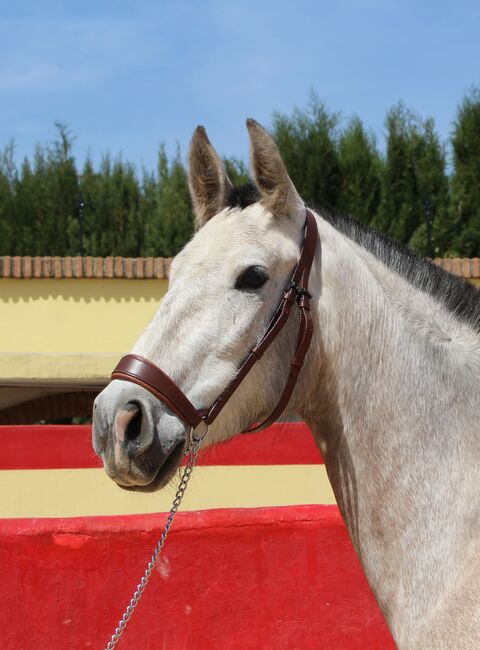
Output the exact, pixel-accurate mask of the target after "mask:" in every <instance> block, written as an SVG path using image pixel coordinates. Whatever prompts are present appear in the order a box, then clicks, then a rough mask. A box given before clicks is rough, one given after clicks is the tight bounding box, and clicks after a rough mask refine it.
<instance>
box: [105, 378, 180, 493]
mask: <svg viewBox="0 0 480 650" xmlns="http://www.w3.org/2000/svg"><path fill="white" fill-rule="evenodd" d="M186 433H187V432H186V427H185V426H184V424H183V423H182V422H181V421H180V420H178V418H177V417H176V416H174V415H173V414H171V413H168V412H167V409H166V408H165V406H164V405H163V404H161V403H160V402H159V401H158V400H157V399H155V398H154V397H153V396H152V395H151V394H150V393H149V392H148V391H146V390H145V389H144V388H142V387H140V386H136V385H134V384H126V383H125V382H121V381H113V382H111V383H110V384H109V385H108V386H107V387H106V388H105V389H104V390H103V391H102V392H101V393H100V395H99V396H98V397H97V399H96V400H95V404H94V410H93V447H94V449H95V452H96V453H97V454H98V455H99V456H100V458H101V459H102V460H103V463H104V466H105V471H106V472H107V474H108V475H109V476H110V478H112V479H113V480H114V481H115V482H116V483H118V484H119V485H121V486H123V487H133V486H146V485H150V484H152V483H155V487H162V486H163V485H165V484H166V483H167V482H168V481H169V480H170V478H171V476H172V474H173V473H174V471H175V469H176V467H177V466H178V464H179V463H180V460H181V456H182V452H183V449H184V447H185V442H186Z"/></svg>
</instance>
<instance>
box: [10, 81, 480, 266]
mask: <svg viewBox="0 0 480 650" xmlns="http://www.w3.org/2000/svg"><path fill="white" fill-rule="evenodd" d="M272 126H273V128H272V131H273V135H274V137H275V139H276V141H277V143H278V145H279V148H280V151H281V154H282V156H283V159H284V161H285V164H286V166H287V169H288V170H289V174H290V176H291V177H292V180H293V181H294V183H295V185H296V187H297V189H298V191H299V192H300V194H301V195H302V197H303V198H304V199H305V200H306V201H307V202H309V203H313V204H315V205H318V206H325V207H328V208H338V209H340V210H342V211H343V212H347V213H349V214H352V215H353V216H354V217H356V218H357V219H359V220H361V221H362V222H364V223H366V224H369V225H372V226H373V227H375V228H378V229H380V230H382V231H383V232H385V233H386V234H388V235H390V236H392V237H394V238H396V239H398V240H400V241H402V242H404V243H405V244H408V245H410V246H411V247H412V248H414V249H415V250H417V251H418V252H420V253H421V254H424V255H428V256H434V255H455V256H462V255H466V256H479V255H480V88H473V89H472V90H471V91H470V92H469V93H467V95H466V96H465V97H464V98H463V100H462V102H461V103H460V105H459V107H458V111H457V115H456V119H455V123H454V128H453V133H452V138H451V150H452V169H451V173H450V175H448V174H447V165H446V159H447V143H442V142H441V141H440V138H439V136H438V134H437V132H436V130H435V124H434V121H433V119H432V118H428V119H425V120H424V119H421V118H420V117H419V116H418V115H416V114H415V113H414V112H413V111H411V110H409V109H408V108H407V107H406V106H405V105H404V104H402V103H399V104H397V105H396V106H393V107H392V108H391V109H390V110H389V111H388V113H387V116H386V120H385V130H386V134H385V135H386V148H385V153H383V152H382V151H381V150H379V148H378V145H377V141H376V139H375V137H374V135H373V134H371V133H370V132H368V131H367V130H366V129H365V127H364V125H363V123H362V121H361V120H360V118H359V117H353V118H352V119H350V120H349V121H347V122H343V121H342V120H341V117H340V115H339V114H338V113H334V112H331V111H329V110H328V108H327V107H326V105H325V104H324V103H322V102H321V101H320V100H319V99H318V97H317V96H316V95H314V94H313V95H312V96H311V99H310V101H309V103H308V105H307V107H306V108H305V109H300V108H297V109H295V110H294V111H293V112H292V114H291V115H285V114H282V113H274V115H273V125H272ZM74 140H75V139H74V137H73V136H72V134H71V132H70V130H69V128H68V127H67V126H66V125H64V124H57V125H56V135H55V138H54V140H53V142H52V143H51V144H49V145H44V146H42V145H37V147H36V149H35V152H34V155H33V156H32V158H31V159H27V158H25V159H24V160H23V161H21V163H20V165H18V164H17V162H16V156H15V145H14V142H13V141H12V142H9V143H7V144H6V146H5V147H4V149H3V151H0V255H78V254H80V253H83V254H87V255H95V256H106V255H122V256H133V257H136V256H141V255H149V256H150V255H151V256H173V255H175V254H176V253H177V252H178V251H179V249H180V248H181V247H182V246H183V245H184V244H185V243H186V241H188V239H189V238H190V237H191V235H192V233H193V214H192V209H191V204H190V199H189V195H188V183H187V173H186V169H185V166H184V164H183V162H182V157H181V154H180V150H179V149H177V152H176V153H175V155H174V156H173V157H171V158H169V157H168V156H167V154H166V152H165V149H164V147H163V146H162V147H160V150H159V154H158V164H157V168H156V170H155V171H154V172H149V171H146V170H143V173H142V174H141V175H139V173H138V171H137V170H136V168H135V167H134V166H133V165H132V164H131V163H129V162H126V161H124V160H122V158H120V157H117V158H113V157H112V156H111V155H110V154H107V155H105V156H104V157H103V159H102V160H101V161H100V163H99V164H98V165H97V166H96V165H95V164H94V162H93V161H92V159H91V158H90V157H87V159H86V160H85V162H84V163H83V166H79V165H78V164H77V162H76V160H75V157H74V155H73V150H74ZM224 164H225V167H226V170H227V173H228V175H229V176H230V178H231V180H232V181H233V182H234V183H235V184H242V183H245V182H246V181H247V180H248V170H247V167H246V165H245V163H244V162H243V161H242V160H239V159H236V158H225V159H224Z"/></svg>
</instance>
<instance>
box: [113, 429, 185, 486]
mask: <svg viewBox="0 0 480 650" xmlns="http://www.w3.org/2000/svg"><path fill="white" fill-rule="evenodd" d="M185 444H186V443H185V440H180V441H179V442H178V443H177V444H176V445H175V446H174V447H173V448H172V450H171V451H170V452H169V453H168V454H167V455H166V456H162V457H161V458H160V459H155V458H152V457H151V456H150V457H146V458H142V457H140V458H139V459H138V461H137V463H136V464H138V468H139V470H137V471H136V472H135V473H133V472H131V471H130V472H128V473H127V472H125V473H123V472H120V473H119V474H116V473H112V472H111V471H108V470H107V474H108V475H109V476H110V478H112V479H113V480H114V481H115V483H117V485H118V486H119V487H121V488H124V489H126V490H135V491H138V492H155V491H156V490H160V489H162V488H163V487H165V485H167V483H168V482H169V481H170V480H171V478H172V476H173V475H174V474H175V471H176V469H177V468H178V466H179V465H180V462H181V460H182V456H183V452H184V449H185Z"/></svg>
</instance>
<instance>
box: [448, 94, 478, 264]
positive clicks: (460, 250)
mask: <svg viewBox="0 0 480 650" xmlns="http://www.w3.org/2000/svg"><path fill="white" fill-rule="evenodd" d="M452 148H453V167H454V171H453V176H452V206H451V211H452V220H453V224H454V226H453V228H454V234H455V237H454V240H453V246H452V252H453V253H454V254H459V255H462V256H463V255H465V256H469V257H478V256H480V87H476V88H472V89H471V90H470V91H469V92H468V93H467V95H466V96H465V97H464V98H463V101H462V102H461V104H460V106H459V107H458V111H457V116H456V120H455V123H454V128H453V134H452Z"/></svg>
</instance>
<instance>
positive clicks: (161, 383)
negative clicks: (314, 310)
mask: <svg viewBox="0 0 480 650" xmlns="http://www.w3.org/2000/svg"><path fill="white" fill-rule="evenodd" d="M317 239H318V229H317V223H316V221H315V217H314V216H313V214H312V213H311V212H310V210H306V220H305V235H304V240H303V247H302V252H301V255H300V259H299V260H298V263H297V266H296V267H295V270H294V272H293V275H292V278H291V281H290V284H289V285H288V287H287V289H286V290H285V292H284V294H283V297H282V299H281V301H280V304H279V305H278V307H277V310H276V312H275V314H274V316H273V318H272V320H271V321H270V324H269V326H268V327H267V330H266V332H265V334H264V335H263V337H262V338H261V340H260V341H259V342H258V343H257V345H256V346H255V347H254V348H253V350H251V352H250V353H249V354H248V356H247V358H246V359H245V361H244V362H243V364H242V365H241V366H240V368H239V369H238V372H237V374H236V375H235V377H234V378H233V379H232V381H231V382H230V384H228V386H227V387H226V388H225V390H224V391H223V392H222V393H221V394H220V395H219V397H217V399H216V401H215V402H214V403H213V404H212V406H210V407H208V408H202V409H197V408H195V406H193V404H192V403H191V402H190V400H189V399H188V398H187V396H186V395H185V394H184V393H183V391H182V390H181V389H180V388H179V387H178V386H177V385H176V383H175V382H174V381H173V379H171V378H170V377H169V376H168V375H167V374H166V373H165V372H163V370H161V369H160V368H158V367H157V366H156V365H155V364H153V363H152V362H151V361H148V359H145V358H144V357H142V356H140V355H138V354H127V355H126V356H124V357H122V358H121V359H120V361H119V363H118V365H117V367H116V368H115V370H114V371H113V372H112V379H123V380H125V381H131V382H133V383H135V384H138V385H139V386H143V388H146V389H147V390H148V391H150V392H151V393H152V394H153V395H155V397H157V398H158V399H159V400H161V401H162V402H164V403H165V404H166V405H167V406H168V407H169V408H170V409H172V411H174V413H176V414H177V416H178V417H179V418H180V419H181V420H183V422H185V424H187V425H188V426H190V427H191V428H192V429H195V428H196V427H197V426H198V425H199V424H200V423H201V422H203V423H204V424H206V425H207V427H208V426H210V424H212V422H213V421H214V420H215V418H216V417H217V416H218V414H219V413H220V411H221V410H222V409H223V407H224V406H225V404H226V403H227V401H228V400H229V399H230V397H231V396H232V394H233V393H234V392H235V390H236V389H237V388H238V386H239V385H240V383H241V382H242V381H243V379H244V378H245V376H246V375H247V373H248V372H249V371H250V369H251V368H252V366H253V365H254V364H255V363H256V362H257V361H258V360H259V359H261V358H262V355H263V353H264V352H265V350H266V349H267V348H268V347H269V346H270V344H271V343H272V341H273V340H274V339H275V338H276V337H277V336H278V334H279V332H280V331H281V329H282V328H283V326H284V325H285V323H286V322H287V320H288V317H289V315H290V311H291V308H292V306H293V305H294V304H295V303H296V304H297V307H298V309H299V311H300V325H299V329H298V336H297V347H296V349H295V354H294V356H293V358H292V359H291V361H290V371H289V374H288V377H287V381H286V383H285V386H284V389H283V392H282V394H281V396H280V399H279V401H278V403H277V405H276V407H275V408H274V409H273V411H272V412H271V413H270V415H269V416H268V417H267V418H265V420H263V422H261V423H260V424H258V425H256V426H252V427H250V428H249V429H247V430H246V432H248V433H250V432H254V431H260V430H261V429H264V428H265V427H267V426H269V425H270V424H272V423H273V422H274V421H275V420H276V419H277V418H278V417H279V416H280V415H281V414H282V412H283V411H284V409H285V407H286V406H287V404H288V402H289V400H290V397H291V395H292V393H293V389H294V388H295V384H296V382H297V378H298V375H299V373H300V370H301V369H302V366H303V362H304V360H305V355H306V353H307V350H308V347H309V345H310V341H311V340H312V335H313V322H312V317H311V315H310V299H311V297H312V296H311V294H310V292H309V290H308V280H309V276H310V269H311V268H312V264H313V259H314V257H315V250H316V248H317Z"/></svg>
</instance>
